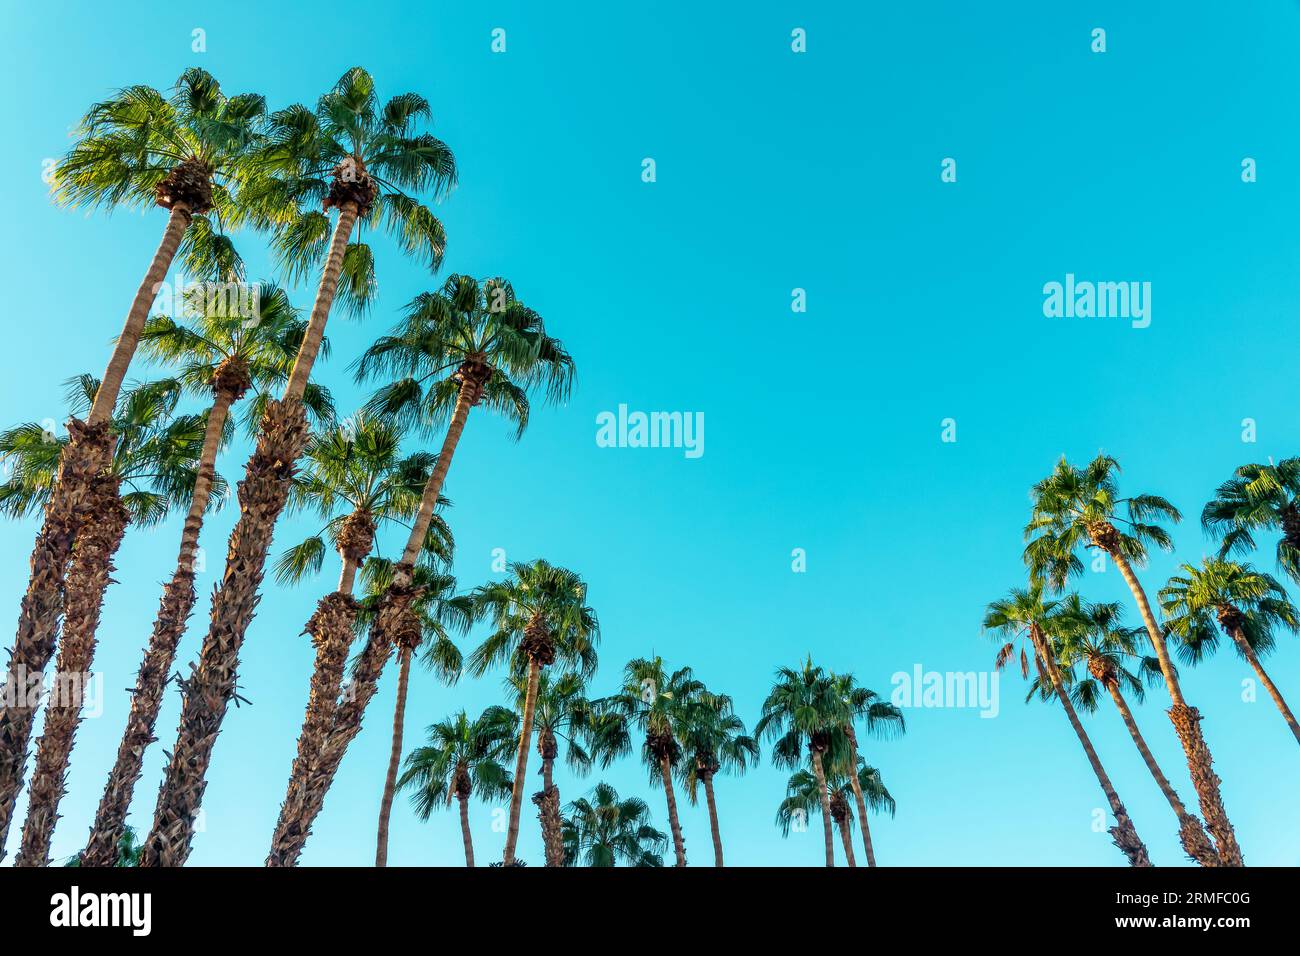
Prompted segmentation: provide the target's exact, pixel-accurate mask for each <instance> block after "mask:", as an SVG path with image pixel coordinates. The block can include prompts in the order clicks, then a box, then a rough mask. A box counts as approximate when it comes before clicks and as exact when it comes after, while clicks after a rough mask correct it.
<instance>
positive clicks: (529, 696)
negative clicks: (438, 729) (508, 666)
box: [502, 658, 542, 866]
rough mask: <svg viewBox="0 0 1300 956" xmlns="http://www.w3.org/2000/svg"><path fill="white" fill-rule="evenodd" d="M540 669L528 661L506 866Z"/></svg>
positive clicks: (510, 860)
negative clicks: (526, 688) (526, 686)
mask: <svg viewBox="0 0 1300 956" xmlns="http://www.w3.org/2000/svg"><path fill="white" fill-rule="evenodd" d="M541 673H542V669H541V666H540V665H539V664H538V663H537V661H535V660H533V659H531V658H529V661H528V690H527V692H526V693H525V695H524V716H523V722H522V723H521V724H520V726H519V751H518V753H517V754H516V755H515V779H514V789H512V790H511V792H510V826H509V829H507V830H506V848H505V853H504V854H503V856H502V859H503V861H504V863H505V865H506V866H514V864H515V845H516V844H517V843H518V842H519V811H520V810H521V809H522V808H523V805H524V775H525V774H526V773H527V772H528V751H529V750H530V749H531V747H532V739H533V712H534V710H535V709H536V707H537V683H538V680H539V679H540V678H541Z"/></svg>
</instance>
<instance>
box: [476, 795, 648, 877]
mask: <svg viewBox="0 0 1300 956" xmlns="http://www.w3.org/2000/svg"><path fill="white" fill-rule="evenodd" d="M565 810H566V811H567V813H566V816H565V818H564V822H563V824H562V827H563V841H564V865H565V866H577V865H578V861H579V860H581V861H582V864H583V865H585V866H616V865H617V864H618V861H620V860H622V861H623V862H624V863H625V864H627V865H628V866H663V865H664V858H663V852H664V850H666V849H667V848H668V834H666V833H664V832H663V831H662V830H656V829H655V828H654V827H652V826H651V825H650V808H649V807H648V806H647V805H646V802H645V801H644V800H642V799H640V798H639V797H626V798H620V797H619V795H618V791H617V790H615V789H614V788H613V787H611V786H610V785H609V784H607V783H598V784H596V786H595V787H593V788H592V791H591V794H590V796H589V797H579V798H578V799H577V800H574V801H572V802H571V803H570V804H569V805H568V806H567V807H565ZM494 865H495V864H494Z"/></svg>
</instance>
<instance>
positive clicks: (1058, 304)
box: [1043, 272, 1151, 329]
mask: <svg viewBox="0 0 1300 956" xmlns="http://www.w3.org/2000/svg"><path fill="white" fill-rule="evenodd" d="M1043 315H1045V316H1047V317H1048V318H1049V319H1061V318H1065V319H1074V318H1079V319H1091V318H1098V319H1131V320H1132V322H1133V328H1135V329H1145V328H1146V327H1147V326H1148V325H1150V324H1151V283H1150V282H1088V281H1083V282H1076V281H1075V279H1074V273H1073V272H1067V273H1066V274H1065V282H1063V283H1062V282H1048V283H1046V284H1045V285H1044V286H1043Z"/></svg>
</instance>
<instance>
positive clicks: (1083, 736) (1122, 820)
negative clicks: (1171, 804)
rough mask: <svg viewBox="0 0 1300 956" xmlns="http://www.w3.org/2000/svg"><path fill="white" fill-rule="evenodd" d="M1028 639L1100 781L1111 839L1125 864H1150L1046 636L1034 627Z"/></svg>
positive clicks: (1145, 849)
mask: <svg viewBox="0 0 1300 956" xmlns="http://www.w3.org/2000/svg"><path fill="white" fill-rule="evenodd" d="M1030 639H1031V640H1032V642H1033V644H1034V650H1035V651H1036V652H1037V653H1038V657H1039V660H1040V661H1042V664H1043V667H1044V669H1045V670H1046V671H1047V676H1048V678H1049V679H1050V680H1051V682H1052V689H1053V690H1055V691H1056V697H1057V699H1058V700H1059V701H1060V702H1061V706H1062V707H1063V708H1064V709H1065V716H1066V717H1067V718H1069V721H1070V726H1071V727H1073V728H1074V733H1075V736H1077V737H1078V738H1079V743H1080V744H1081V745H1082V747H1083V752H1084V754H1086V755H1087V757H1088V763H1089V764H1091V765H1092V772H1093V773H1094V774H1096V775H1097V782H1098V783H1100V784H1101V789H1102V792H1103V793H1105V794H1106V801H1107V802H1108V803H1109V804H1110V812H1111V813H1112V814H1113V815H1114V817H1115V826H1113V827H1111V828H1110V835H1111V838H1112V839H1113V840H1114V841H1115V845H1116V846H1117V847H1119V849H1120V851H1121V852H1122V853H1123V854H1124V855H1125V856H1126V857H1127V858H1128V863H1129V866H1150V865H1151V858H1150V857H1149V856H1148V855H1147V848H1146V845H1145V844H1144V843H1143V842H1142V840H1141V838H1140V837H1139V836H1138V834H1137V829H1136V828H1135V827H1134V826H1133V821H1132V820H1131V819H1130V818H1129V815H1128V810H1127V809H1126V808H1125V806H1124V804H1123V802H1122V801H1121V800H1120V798H1119V794H1118V793H1117V792H1116V791H1115V787H1114V786H1113V785H1112V784H1111V782H1110V776H1109V775H1108V774H1107V773H1106V769H1105V768H1104V767H1103V766H1102V765H1101V758H1100V757H1098V756H1097V751H1096V750H1094V749H1093V746H1092V740H1091V739H1090V738H1089V737H1088V732H1087V731H1086V730H1084V729H1083V723H1082V722H1081V721H1080V720H1079V715H1078V713H1077V712H1076V711H1075V709H1074V704H1072V703H1071V702H1070V695H1069V693H1068V692H1067V691H1066V689H1065V682H1064V681H1063V680H1062V679H1061V672H1060V671H1059V670H1058V669H1057V667H1056V657H1055V656H1054V655H1053V654H1052V652H1051V649H1050V647H1049V646H1048V644H1047V640H1046V638H1045V637H1044V636H1043V635H1042V634H1041V633H1040V632H1039V631H1038V629H1037V628H1036V627H1034V628H1030Z"/></svg>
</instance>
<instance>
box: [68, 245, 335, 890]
mask: <svg viewBox="0 0 1300 956" xmlns="http://www.w3.org/2000/svg"><path fill="white" fill-rule="evenodd" d="M225 248H226V250H227V252H226V254H224V255H223V254H217V255H216V256H215V257H213V258H215V259H216V261H218V262H221V261H223V260H228V259H229V258H230V257H231V256H233V255H234V253H233V248H232V247H229V246H228V245H226V246H225ZM215 274H216V275H217V277H218V279H222V278H229V277H231V276H232V275H236V273H234V272H231V271H230V270H229V267H226V268H225V269H222V268H220V267H218V269H217V270H216V273H215ZM253 288H254V289H255V291H256V297H255V300H254V301H255V302H256V303H257V307H256V314H255V315H254V316H251V317H250V316H246V315H243V314H242V313H241V312H240V311H239V310H237V309H231V308H229V305H228V303H227V302H226V301H225V300H223V299H220V298H214V297H206V298H205V290H204V288H203V287H198V288H197V289H194V290H192V291H190V292H188V293H187V295H186V299H185V301H184V303H183V305H184V306H185V309H183V310H178V311H190V312H192V313H196V314H195V320H194V322H193V323H192V324H189V325H187V324H184V323H182V322H180V321H178V320H177V317H176V316H165V315H160V316H155V317H154V318H151V319H149V321H147V322H146V323H145V326H144V330H143V332H142V333H141V335H140V350H141V351H142V352H144V353H145V355H146V356H148V357H150V358H153V359H155V360H158V361H160V362H165V363H167V364H170V365H176V366H179V371H178V374H177V381H178V382H179V384H180V385H181V386H182V387H183V388H184V389H185V390H186V391H188V392H192V393H195V394H199V395H205V396H208V397H210V399H211V404H209V406H208V411H207V422H206V425H205V429H206V430H205V432H204V435H203V446H202V454H201V456H200V458H199V462H198V469H197V471H196V474H195V478H194V494H193V496H192V497H191V498H190V502H189V511H188V513H187V514H186V516H185V524H184V526H183V528H182V530H181V542H180V553H179V554H178V555H177V558H176V570H175V572H174V573H173V574H172V577H171V580H170V581H169V582H168V583H167V584H165V585H164V586H163V593H162V599H161V601H160V602H159V605H158V614H157V617H155V618H154V623H153V629H152V632H151V634H150V637H149V644H148V646H147V647H146V648H145V655H144V660H143V661H142V662H141V665H140V670H139V673H138V674H137V675H136V682H135V688H134V690H133V691H132V694H131V710H130V714H129V716H128V717H127V724H126V730H125V732H124V733H123V735H122V742H121V743H120V744H119V746H118V750H117V758H116V760H115V761H114V764H113V768H112V770H110V771H109V775H108V783H107V784H106V786H105V787H104V794H103V796H102V797H101V799H100V802H99V809H98V810H97V811H96V813H95V820H94V823H93V824H92V825H91V828H90V837H89V839H88V841H87V843H86V849H85V851H84V852H83V853H82V855H81V859H82V861H83V864H84V865H85V866H111V865H112V864H113V860H114V859H115V858H116V854H117V847H118V844H119V842H120V841H121V836H122V833H123V832H124V829H123V828H124V827H125V826H126V815H127V812H128V811H129V810H130V807H131V798H132V795H133V794H134V792H135V785H136V782H137V781H138V780H139V779H140V772H141V768H142V766H143V764H144V754H145V751H146V750H147V749H148V747H149V745H150V744H151V743H152V742H153V740H154V736H153V733H154V728H155V726H156V724H157V721H158V712H159V710H160V709H161V707H162V699H163V691H164V689H165V688H166V685H167V682H168V680H169V679H170V675H171V668H172V663H173V662H174V661H175V658H176V648H177V646H178V645H179V643H180V640H181V636H182V635H183V634H184V633H185V627H186V624H187V622H188V621H189V617H190V613H191V611H192V610H193V608H194V602H195V599H196V598H197V593H196V591H195V589H194V565H195V557H196V555H197V553H198V545H199V535H200V533H201V532H202V529H203V518H204V515H205V514H206V513H207V510H208V505H209V502H210V501H211V497H212V488H213V482H214V481H215V479H216V460H217V454H218V453H219V451H220V450H221V447H222V446H223V444H224V443H225V437H226V435H227V434H228V432H229V428H228V427H227V426H228V423H229V421H230V416H231V412H232V411H233V409H234V406H235V405H236V404H237V403H238V402H239V401H240V400H241V399H242V398H243V397H244V395H245V393H247V392H248V391H249V390H250V389H251V390H252V391H253V392H254V395H255V396H257V397H258V398H261V397H262V396H264V395H265V394H266V392H267V391H268V390H269V389H271V388H274V387H275V386H277V385H279V384H282V383H283V382H284V380H285V379H286V378H287V377H288V375H289V368H290V365H291V364H292V362H293V357H294V353H295V352H296V351H297V348H298V343H299V342H300V341H301V339H302V335H303V331H304V329H305V328H306V325H305V323H304V322H303V321H302V320H301V319H299V318H298V315H297V312H296V311H295V309H294V308H293V306H292V305H291V304H290V302H289V298H288V296H287V295H286V294H285V293H284V291H283V290H281V289H279V288H276V287H275V286H273V285H269V284H266V283H263V284H260V285H258V286H255V287H253ZM306 401H307V403H308V407H309V409H311V410H312V412H313V413H314V414H315V415H316V417H317V418H318V419H327V418H329V417H332V415H333V409H332V407H331V405H330V399H329V393H328V392H326V391H325V390H324V389H322V388H320V387H318V386H314V387H313V388H311V389H309V390H308V393H307V396H306ZM255 402H256V399H255ZM255 402H254V403H255ZM248 417H251V416H248Z"/></svg>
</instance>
